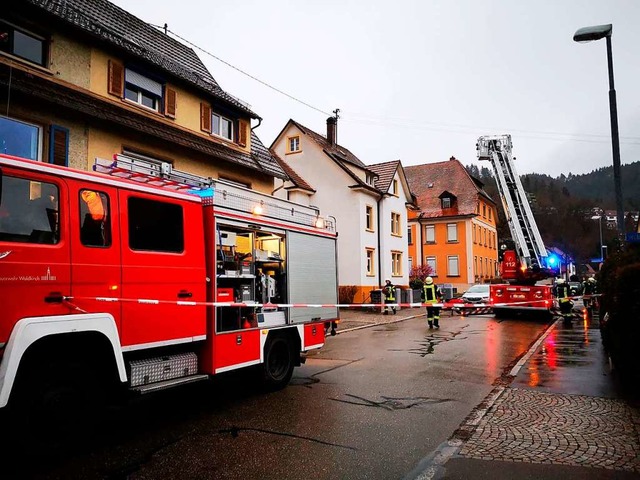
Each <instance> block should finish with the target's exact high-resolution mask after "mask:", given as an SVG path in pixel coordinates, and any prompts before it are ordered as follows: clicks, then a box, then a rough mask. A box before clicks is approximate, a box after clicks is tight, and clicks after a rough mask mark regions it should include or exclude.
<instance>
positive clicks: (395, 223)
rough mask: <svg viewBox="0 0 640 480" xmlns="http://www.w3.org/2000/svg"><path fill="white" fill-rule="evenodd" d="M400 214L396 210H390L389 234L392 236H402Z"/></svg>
mask: <svg viewBox="0 0 640 480" xmlns="http://www.w3.org/2000/svg"><path fill="white" fill-rule="evenodd" d="M401 232H402V215H400V214H399V213H397V212H391V235H393V236H394V237H402V233H401Z"/></svg>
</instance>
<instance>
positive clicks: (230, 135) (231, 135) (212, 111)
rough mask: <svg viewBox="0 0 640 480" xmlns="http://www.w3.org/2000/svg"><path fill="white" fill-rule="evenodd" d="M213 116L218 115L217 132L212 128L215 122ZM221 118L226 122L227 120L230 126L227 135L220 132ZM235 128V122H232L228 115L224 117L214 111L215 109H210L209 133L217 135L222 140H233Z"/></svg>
mask: <svg viewBox="0 0 640 480" xmlns="http://www.w3.org/2000/svg"><path fill="white" fill-rule="evenodd" d="M214 117H218V131H217V132H215V131H214V130H213V127H214V125H215V122H214V121H213V118H214ZM223 120H224V121H226V122H229V127H230V128H229V137H226V136H225V135H222V134H221V133H220V131H221V129H222V121H223ZM235 130H236V127H235V122H234V120H233V119H231V118H229V117H226V116H224V115H223V114H221V113H218V112H216V111H215V110H211V135H214V136H216V137H219V138H223V139H224V140H227V141H229V142H233V141H234V138H235V137H234V135H235Z"/></svg>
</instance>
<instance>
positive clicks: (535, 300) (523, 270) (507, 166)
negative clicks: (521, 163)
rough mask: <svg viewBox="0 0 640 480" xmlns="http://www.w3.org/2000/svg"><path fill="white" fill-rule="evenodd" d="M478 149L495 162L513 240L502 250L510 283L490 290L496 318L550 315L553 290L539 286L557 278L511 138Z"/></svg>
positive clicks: (486, 139) (487, 139)
mask: <svg viewBox="0 0 640 480" xmlns="http://www.w3.org/2000/svg"><path fill="white" fill-rule="evenodd" d="M476 149H477V154H478V159H479V160H488V161H490V162H491V166H492V167H493V173H494V177H495V179H496V184H497V186H498V192H499V193H500V198H501V200H502V207H503V208H504V212H505V215H506V217H507V223H508V225H509V230H510V232H511V237H512V239H513V241H512V242H503V244H502V245H501V247H500V253H499V255H500V276H501V277H502V279H504V280H506V281H507V282H508V283H506V284H497V285H496V284H492V285H491V286H490V293H489V295H490V299H491V304H492V305H493V312H494V314H495V316H496V317H500V316H503V315H505V314H506V313H523V312H537V313H541V314H544V315H549V314H550V312H551V309H552V308H553V293H552V287H551V285H542V284H541V285H536V282H538V281H541V280H544V279H546V278H549V277H553V275H554V272H553V268H551V266H550V265H549V263H550V262H549V258H550V257H549V255H548V254H547V250H546V248H545V246H544V243H543V241H542V237H541V235H540V232H539V230H538V225H537V224H536V220H535V218H534V216H533V212H532V211H531V206H530V205H529V200H528V198H527V196H526V194H525V191H524V188H523V187H522V183H521V182H520V177H519V176H518V174H517V173H516V171H515V168H514V166H513V160H515V158H512V144H511V135H495V136H483V137H480V138H479V139H478V143H477V144H476Z"/></svg>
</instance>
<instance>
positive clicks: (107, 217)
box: [78, 188, 113, 248]
mask: <svg viewBox="0 0 640 480" xmlns="http://www.w3.org/2000/svg"><path fill="white" fill-rule="evenodd" d="M87 191H89V192H94V193H97V194H98V195H100V200H102V202H103V203H102V207H103V209H104V219H103V220H102V221H103V222H104V225H106V226H107V227H108V228H105V229H104V234H105V235H104V237H103V238H104V239H105V244H104V245H95V244H90V243H86V242H85V239H84V238H83V233H82V230H83V228H84V227H85V221H86V218H85V219H83V210H84V208H83V205H86V206H87V208H88V209H89V212H88V214H89V215H90V214H91V211H90V208H89V204H88V203H87V202H86V201H85V200H84V199H83V198H82V192H87ZM78 214H79V217H80V221H79V222H78V228H79V230H78V233H79V234H80V244H81V245H82V246H83V247H87V248H110V247H111V245H112V243H113V234H112V228H111V199H110V198H109V194H108V193H107V192H104V191H102V190H95V189H93V188H81V189H79V190H78ZM86 215H87V213H85V215H84V216H85V217H86Z"/></svg>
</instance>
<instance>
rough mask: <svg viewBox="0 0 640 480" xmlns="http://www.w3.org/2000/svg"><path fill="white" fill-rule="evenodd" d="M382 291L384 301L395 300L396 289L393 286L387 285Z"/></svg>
mask: <svg viewBox="0 0 640 480" xmlns="http://www.w3.org/2000/svg"><path fill="white" fill-rule="evenodd" d="M383 291H384V299H385V300H395V299H396V287H394V286H393V285H387V286H386V287H384V288H383Z"/></svg>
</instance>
